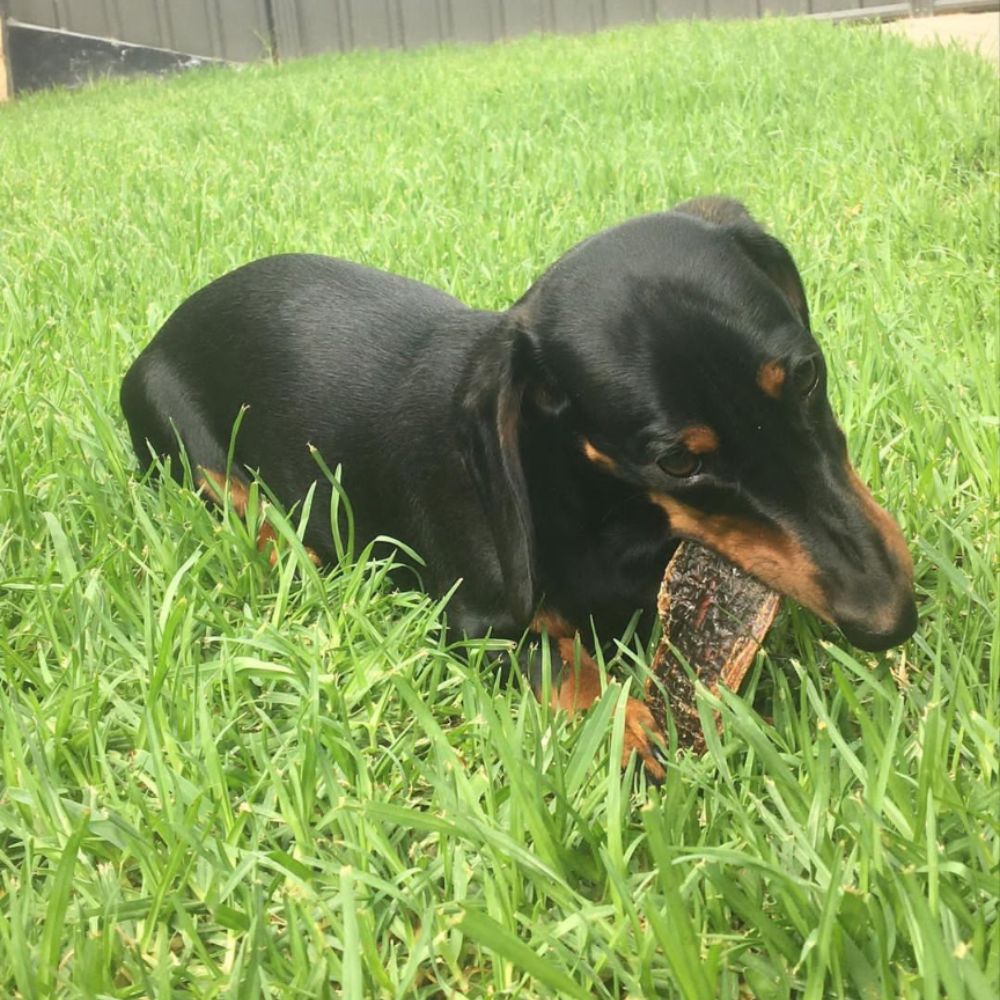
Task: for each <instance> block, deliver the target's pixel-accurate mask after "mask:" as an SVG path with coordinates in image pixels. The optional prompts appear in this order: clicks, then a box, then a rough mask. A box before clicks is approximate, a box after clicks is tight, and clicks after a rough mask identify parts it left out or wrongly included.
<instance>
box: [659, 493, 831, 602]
mask: <svg viewBox="0 0 1000 1000" xmlns="http://www.w3.org/2000/svg"><path fill="white" fill-rule="evenodd" d="M649 498H650V500H652V502H653V503H655V504H656V505H657V506H658V507H660V508H661V509H662V510H664V511H665V512H666V514H667V517H669V518H670V530H671V531H672V532H673V534H675V535H677V536H678V537H680V538H690V539H693V540H694V541H696V542H701V543H702V544H703V545H704V546H705V547H706V548H709V549H711V550H712V551H713V552H717V553H718V554H719V555H720V556H722V557H723V558H724V559H728V560H729V561H730V562H732V563H735V564H736V565H737V566H739V567H741V568H742V569H744V570H746V572H747V573H749V574H750V575H751V576H755V577H757V579H758V580H760V581H761V582H763V583H766V584H767V585H768V586H769V587H773V588H774V589H775V590H777V591H780V592H781V593H782V594H787V595H788V596H789V597H793V598H794V599H795V600H796V601H798V602H799V604H801V605H803V606H804V607H807V608H809V610H810V611H814V612H815V613H816V614H817V615H819V616H820V618H824V619H825V620H826V621H832V615H831V613H830V609H829V608H828V607H827V602H826V597H825V596H824V594H823V590H822V588H821V587H820V584H819V570H818V568H817V566H816V564H815V563H814V562H813V561H812V559H810V557H809V555H808V554H807V553H806V551H805V549H804V548H803V547H802V545H801V543H800V542H799V541H798V539H797V538H795V537H794V536H793V535H790V534H788V533H787V532H785V531H782V530H781V529H780V528H776V527H772V526H771V525H768V524H761V523H759V522H755V521H752V520H750V519H749V518H743V517H734V516H732V515H727V514H703V513H702V512H701V511H698V510H695V509H694V508H693V507H689V506H688V505H687V504H685V503H681V502H680V501H679V500H676V499H674V497H671V496H667V495H665V494H663V493H651V494H650V497H649Z"/></svg>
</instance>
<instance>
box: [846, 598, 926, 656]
mask: <svg viewBox="0 0 1000 1000" xmlns="http://www.w3.org/2000/svg"><path fill="white" fill-rule="evenodd" d="M837 626H838V627H839V628H840V630H841V632H843V633H844V636H845V637H846V638H847V640H848V642H850V643H851V644H852V645H853V646H857V647H858V649H863V650H865V651H866V652H869V653H880V652H882V650H885V649H890V648H892V647H893V646H898V645H899V644H900V643H903V642H905V641H906V640H907V639H909V638H910V636H911V635H913V633H914V632H915V631H916V630H917V605H916V603H915V601H914V600H913V596H912V595H907V597H906V598H905V599H904V600H903V602H902V605H901V607H899V608H898V609H897V610H896V611H895V613H894V614H892V615H891V617H886V616H885V614H884V612H882V613H881V614H879V616H878V620H877V621H876V622H875V623H873V622H872V621H870V620H864V619H862V620H860V621H856V622H852V621H850V620H842V621H838V622H837Z"/></svg>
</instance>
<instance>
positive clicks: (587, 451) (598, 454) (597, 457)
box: [583, 438, 618, 472]
mask: <svg viewBox="0 0 1000 1000" xmlns="http://www.w3.org/2000/svg"><path fill="white" fill-rule="evenodd" d="M583 453H584V455H586V456H587V459H588V461H591V462H593V463H594V465H599V466H600V467H601V468H602V469H604V470H605V471H606V472H615V471H617V469H618V466H617V465H616V464H615V460H614V459H613V458H612V457H611V456H610V455H605V454H604V452H603V451H599V450H598V449H597V448H595V447H594V446H593V445H592V444H591V443H590V442H589V441H588V440H587V439H586V438H584V439H583Z"/></svg>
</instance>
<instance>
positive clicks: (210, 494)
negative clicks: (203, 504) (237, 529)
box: [195, 468, 320, 567]
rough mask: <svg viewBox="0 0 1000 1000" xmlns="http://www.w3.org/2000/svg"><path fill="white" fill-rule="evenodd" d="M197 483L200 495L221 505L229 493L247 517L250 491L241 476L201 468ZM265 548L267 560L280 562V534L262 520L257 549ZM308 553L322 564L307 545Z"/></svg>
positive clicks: (231, 500) (197, 474)
mask: <svg viewBox="0 0 1000 1000" xmlns="http://www.w3.org/2000/svg"><path fill="white" fill-rule="evenodd" d="M195 485H196V486H197V489H198V493H199V495H201V496H203V497H205V498H206V499H208V500H210V501H212V502H213V503H215V504H217V505H218V506H220V507H221V506H222V505H223V504H224V503H225V502H226V494H227V493H228V495H229V503H230V505H231V506H232V508H233V510H234V511H236V514H237V515H238V516H239V517H242V518H246V515H247V504H248V502H249V497H250V493H249V488H248V485H247V483H246V482H245V481H244V480H243V479H242V478H240V477H239V476H235V475H232V474H230V475H229V477H228V478H227V477H226V476H225V475H224V474H223V473H221V472H218V471H217V470H215V469H205V468H199V469H198V471H197V472H196V473H195ZM265 550H266V551H267V561H268V562H269V563H270V564H271V566H272V567H273V566H275V565H276V564H277V562H278V536H277V534H276V533H275V531H274V528H273V527H272V526H271V524H270V522H269V521H264V522H262V523H261V526H260V530H259V531H258V532H257V551H258V552H264V551H265ZM306 555H307V556H308V557H309V561H310V562H311V563H312V564H313V565H314V566H319V565H320V558H319V556H317V555H316V553H315V552H313V550H312V549H310V548H308V547H307V548H306Z"/></svg>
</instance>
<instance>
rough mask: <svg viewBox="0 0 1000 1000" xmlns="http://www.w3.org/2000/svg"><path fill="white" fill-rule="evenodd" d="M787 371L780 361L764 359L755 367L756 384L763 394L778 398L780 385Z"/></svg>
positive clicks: (783, 381)
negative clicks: (762, 362)
mask: <svg viewBox="0 0 1000 1000" xmlns="http://www.w3.org/2000/svg"><path fill="white" fill-rule="evenodd" d="M787 375H788V372H786V371H785V366H784V365H783V364H781V362H780V361H765V362H764V364H762V365H761V366H760V368H758V369H757V385H758V386H759V387H760V390H761V392H763V393H764V395H765V396H770V397H771V398H772V399H778V398H779V397H780V396H781V387H782V386H783V385H784V384H785V377H786V376H787Z"/></svg>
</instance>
